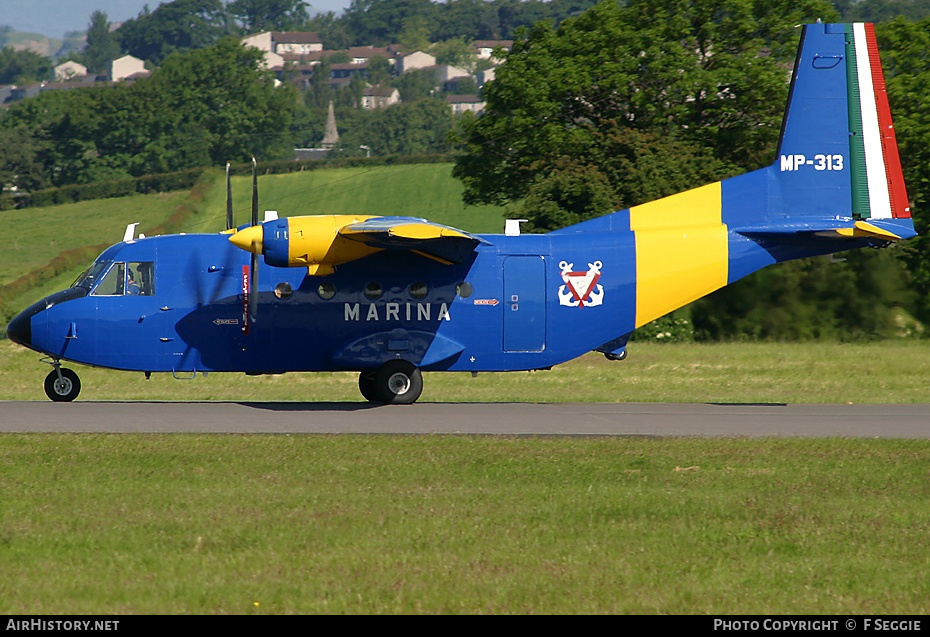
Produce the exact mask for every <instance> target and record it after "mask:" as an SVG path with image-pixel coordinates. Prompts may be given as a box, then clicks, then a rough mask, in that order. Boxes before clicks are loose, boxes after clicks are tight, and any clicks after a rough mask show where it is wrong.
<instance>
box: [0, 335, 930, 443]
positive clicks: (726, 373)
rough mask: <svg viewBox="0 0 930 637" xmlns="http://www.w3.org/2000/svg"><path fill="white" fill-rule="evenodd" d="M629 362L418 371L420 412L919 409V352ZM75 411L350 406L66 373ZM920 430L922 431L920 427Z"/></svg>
mask: <svg viewBox="0 0 930 637" xmlns="http://www.w3.org/2000/svg"><path fill="white" fill-rule="evenodd" d="M629 351H630V355H629V357H628V358H627V359H626V360H625V361H622V362H611V361H608V360H606V359H605V358H604V357H603V356H602V355H599V354H593V353H592V354H588V355H586V356H583V357H582V358H579V359H577V360H574V361H570V362H568V363H566V364H564V365H558V366H556V367H554V368H553V369H551V370H549V371H539V372H506V373H482V374H479V375H478V376H477V377H476V378H472V377H471V376H470V375H469V374H466V373H442V372H427V373H425V374H424V389H423V396H422V398H421V401H425V402H513V401H516V402H724V403H741V402H743V403H846V402H851V403H925V402H930V389H928V388H930V343H928V342H926V341H884V342H876V343H862V344H848V343H845V344H843V343H731V344H655V343H648V342H647V343H640V342H634V343H632V344H631V345H630V348H629ZM38 358H39V356H38V354H36V353H35V352H32V351H30V350H26V349H24V348H22V347H19V346H18V345H15V344H13V343H11V342H9V341H2V342H0V400H47V399H46V397H45V393H44V391H43V389H42V381H43V379H44V378H45V375H46V374H48V373H49V371H51V367H49V366H48V365H42V364H41V363H39V362H38ZM73 368H74V369H75V371H77V372H78V374H79V375H80V377H81V382H82V390H81V395H80V397H78V400H248V401H255V400H258V401H298V402H331V401H337V402H341V401H349V402H359V401H361V400H362V398H361V396H360V394H359V392H358V384H357V381H358V375H357V374H356V373H354V372H323V373H290V374H282V375H276V376H261V377H254V376H246V375H244V374H232V373H225V374H210V375H209V376H208V377H206V378H203V377H199V376H198V378H196V379H195V380H190V381H186V380H183V381H182V380H176V379H174V378H173V377H172V376H171V374H154V375H153V376H152V378H151V380H145V378H144V377H143V375H142V374H141V373H139V372H119V371H113V370H105V369H95V368H90V367H83V366H80V365H74V366H73ZM928 426H930V424H928Z"/></svg>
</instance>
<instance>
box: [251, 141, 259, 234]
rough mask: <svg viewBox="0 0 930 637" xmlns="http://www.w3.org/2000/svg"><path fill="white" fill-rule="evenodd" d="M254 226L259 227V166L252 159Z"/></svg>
mask: <svg viewBox="0 0 930 637" xmlns="http://www.w3.org/2000/svg"><path fill="white" fill-rule="evenodd" d="M252 225H253V226H257V225H258V165H257V164H256V162H255V158H254V157H253V158H252Z"/></svg>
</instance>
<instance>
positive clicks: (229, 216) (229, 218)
mask: <svg viewBox="0 0 930 637" xmlns="http://www.w3.org/2000/svg"><path fill="white" fill-rule="evenodd" d="M226 229H227V230H232V229H233V205H232V185H231V184H230V183H229V162H226Z"/></svg>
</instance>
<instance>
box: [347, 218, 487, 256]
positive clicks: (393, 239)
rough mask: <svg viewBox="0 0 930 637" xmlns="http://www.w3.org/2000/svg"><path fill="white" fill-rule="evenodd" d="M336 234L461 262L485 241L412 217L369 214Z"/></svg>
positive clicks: (353, 239) (380, 246)
mask: <svg viewBox="0 0 930 637" xmlns="http://www.w3.org/2000/svg"><path fill="white" fill-rule="evenodd" d="M339 236H341V237H344V238H346V239H349V240H351V241H357V242H359V243H364V244H365V245H367V246H369V247H371V248H379V249H382V250H407V251H410V252H414V253H416V254H420V255H423V256H425V257H429V258H431V259H434V260H436V261H439V262H441V263H446V264H449V263H462V262H463V261H465V260H467V259H468V257H469V255H470V254H471V253H472V252H474V250H475V248H476V247H477V246H478V245H479V244H482V243H484V244H489V242H488V241H486V240H485V239H482V238H481V237H478V236H475V235H473V234H468V233H467V232H464V231H462V230H458V229H456V228H450V227H449V226H443V225H440V224H438V223H432V222H430V221H427V220H426V219H418V218H416V217H373V218H371V219H367V220H365V221H362V222H360V223H353V224H349V225H346V226H343V227H342V228H340V229H339Z"/></svg>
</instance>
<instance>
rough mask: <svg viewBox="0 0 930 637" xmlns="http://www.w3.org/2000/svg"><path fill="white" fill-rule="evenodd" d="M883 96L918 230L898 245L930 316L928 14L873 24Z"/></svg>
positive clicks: (923, 314)
mask: <svg viewBox="0 0 930 637" xmlns="http://www.w3.org/2000/svg"><path fill="white" fill-rule="evenodd" d="M876 36H877V38H878V46H879V50H880V51H881V55H882V66H883V68H884V70H885V79H886V81H887V86H888V101H889V103H890V106H891V112H892V115H893V117H894V128H895V135H896V137H897V139H898V148H899V151H900V154H901V164H902V167H903V169H904V180H905V183H906V184H907V193H908V198H909V199H910V204H911V214H912V215H913V217H914V225H915V226H916V227H917V231H918V233H919V236H918V237H917V238H916V239H912V240H911V241H908V242H907V244H906V245H904V246H902V247H901V257H902V259H904V261H905V262H906V263H907V265H908V269H909V271H910V273H911V276H912V277H913V285H914V289H915V290H916V291H917V292H918V298H919V305H918V308H917V313H918V316H919V318H920V319H921V320H923V321H925V322H930V238H928V235H927V232H928V230H930V147H928V145H927V140H928V139H930V18H924V19H923V20H921V21H920V22H911V21H908V20H904V19H901V18H898V19H895V20H892V21H891V22H886V23H880V24H878V25H877V26H876Z"/></svg>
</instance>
